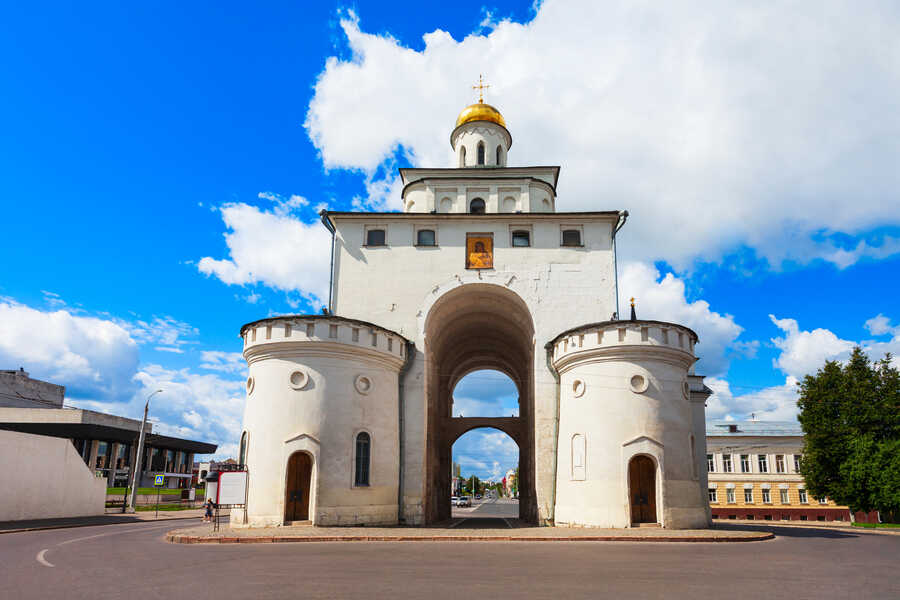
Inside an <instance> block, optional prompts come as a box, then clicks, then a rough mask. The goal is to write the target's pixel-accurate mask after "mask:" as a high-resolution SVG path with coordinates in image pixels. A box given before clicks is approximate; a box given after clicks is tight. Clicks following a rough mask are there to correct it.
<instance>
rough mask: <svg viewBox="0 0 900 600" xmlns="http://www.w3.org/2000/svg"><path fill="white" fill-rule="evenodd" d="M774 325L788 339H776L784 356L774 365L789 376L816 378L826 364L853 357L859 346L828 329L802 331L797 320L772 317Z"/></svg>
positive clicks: (779, 357)
mask: <svg viewBox="0 0 900 600" xmlns="http://www.w3.org/2000/svg"><path fill="white" fill-rule="evenodd" d="M769 318H770V319H771V320H772V323H774V324H775V326H776V327H778V328H779V329H781V330H782V331H783V332H784V333H785V336H784V337H777V338H772V343H773V344H775V347H777V348H778V349H780V350H781V354H780V355H779V356H778V358H776V359H775V360H774V365H775V366H776V367H777V368H779V369H781V370H782V371H783V372H784V373H785V374H787V375H791V376H793V377H796V378H797V379H802V378H803V377H804V376H806V375H814V374H815V373H816V371H818V370H819V369H820V368H822V367H823V366H824V365H825V361H826V360H843V359H846V358H847V357H848V356H850V351H851V350H853V346H855V345H856V343H855V342H851V341H848V340H842V339H840V338H839V337H838V336H836V335H835V334H834V333H832V332H831V331H829V330H828V329H821V328H819V329H814V330H812V331H801V330H800V325H799V324H798V323H797V321H796V320H794V319H777V318H775V316H774V315H769Z"/></svg>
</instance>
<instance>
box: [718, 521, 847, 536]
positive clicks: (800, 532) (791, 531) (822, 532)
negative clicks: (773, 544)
mask: <svg viewBox="0 0 900 600" xmlns="http://www.w3.org/2000/svg"><path fill="white" fill-rule="evenodd" d="M712 529H716V530H719V531H771V532H772V533H774V534H775V535H776V536H778V537H791V538H822V539H833V540H836V539H849V538H856V537H859V534H858V533H856V532H851V531H845V530H837V529H828V528H825V527H814V526H813V527H808V526H797V527H785V526H778V525H769V524H765V525H764V524H762V523H760V524H759V525H738V524H734V525H726V524H724V523H714V524H713V526H712Z"/></svg>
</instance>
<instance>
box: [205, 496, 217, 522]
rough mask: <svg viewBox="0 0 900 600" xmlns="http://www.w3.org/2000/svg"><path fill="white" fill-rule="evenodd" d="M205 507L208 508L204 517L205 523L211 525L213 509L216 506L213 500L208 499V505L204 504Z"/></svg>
mask: <svg viewBox="0 0 900 600" xmlns="http://www.w3.org/2000/svg"><path fill="white" fill-rule="evenodd" d="M204 506H205V507H206V512H205V513H204V515H203V522H204V523H211V522H212V516H213V507H214V506H215V503H214V502H213V501H212V498H207V500H206V504H204Z"/></svg>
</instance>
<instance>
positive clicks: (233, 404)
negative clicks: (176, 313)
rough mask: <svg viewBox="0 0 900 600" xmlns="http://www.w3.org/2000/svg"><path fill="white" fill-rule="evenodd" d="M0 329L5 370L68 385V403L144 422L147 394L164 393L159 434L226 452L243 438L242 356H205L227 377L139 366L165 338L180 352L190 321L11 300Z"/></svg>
mask: <svg viewBox="0 0 900 600" xmlns="http://www.w3.org/2000/svg"><path fill="white" fill-rule="evenodd" d="M57 298H58V297H57ZM60 302H62V299H60ZM0 330H2V331H3V335H2V336H0V365H6V367H4V368H16V367H19V366H21V367H24V368H25V370H26V371H28V372H29V374H30V375H31V376H32V377H35V378H37V379H43V380H45V381H50V382H53V383H57V384H60V385H65V386H66V404H67V405H69V406H77V407H80V408H86V409H90V410H96V411H100V412H104V413H109V414H115V415H119V416H123V417H130V418H140V417H141V415H142V413H143V407H144V402H145V400H146V398H147V396H148V395H150V394H151V393H152V392H153V391H154V390H157V389H160V388H162V389H163V393H162V394H156V395H155V396H153V400H152V401H151V404H150V415H151V418H152V420H153V421H154V423H155V425H154V428H153V430H154V432H156V433H161V434H164V435H174V436H177V437H185V438H190V439H200V440H202V441H211V442H214V443H220V444H224V445H225V446H223V447H224V448H226V450H225V451H227V448H228V447H229V446H228V445H229V444H234V443H235V442H236V440H238V439H239V438H240V431H241V418H242V414H243V406H244V387H243V369H244V368H245V365H244V362H243V359H242V358H241V355H240V353H237V352H221V351H203V352H201V356H202V361H203V362H202V364H201V366H202V367H203V368H206V369H210V370H215V371H220V372H222V373H224V374H226V375H219V374H214V373H194V372H192V371H191V370H190V369H179V370H173V369H167V368H164V367H161V366H159V365H152V364H151V365H143V366H142V365H141V364H140V346H141V344H149V343H152V342H156V341H162V342H164V343H168V344H170V345H171V346H165V347H158V348H157V349H158V350H164V351H178V350H179V348H178V346H179V345H180V344H183V343H184V342H183V340H181V339H180V336H182V335H184V334H186V333H191V334H192V333H195V331H196V330H194V329H193V328H192V327H190V326H189V325H187V324H185V323H181V322H179V321H176V320H175V319H172V318H171V317H165V318H154V319H152V320H150V321H141V320H137V321H134V322H128V321H124V320H121V319H117V318H107V319H104V318H99V317H95V316H87V315H85V314H72V313H71V312H70V311H69V310H67V309H66V310H56V311H41V310H37V309H35V308H31V307H29V306H26V305H23V304H20V303H17V302H16V301H14V300H12V299H8V298H7V299H0ZM225 451H223V450H221V449H220V451H219V454H218V455H219V456H223V457H225V456H227V454H224V453H223V452H225Z"/></svg>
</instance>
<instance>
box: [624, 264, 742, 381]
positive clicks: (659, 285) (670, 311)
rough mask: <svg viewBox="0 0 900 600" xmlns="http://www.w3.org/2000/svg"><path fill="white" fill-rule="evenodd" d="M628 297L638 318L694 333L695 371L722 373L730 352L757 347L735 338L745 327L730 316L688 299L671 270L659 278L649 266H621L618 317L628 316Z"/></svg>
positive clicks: (680, 281)
mask: <svg viewBox="0 0 900 600" xmlns="http://www.w3.org/2000/svg"><path fill="white" fill-rule="evenodd" d="M631 297H634V298H635V305H636V311H637V316H638V318H640V319H652V320H658V321H669V322H672V323H678V324H680V325H685V326H686V327H690V328H691V329H693V330H694V331H695V332H697V335H698V336H699V338H700V343H699V344H698V345H697V346H696V349H695V351H696V354H697V356H699V357H700V361H699V362H698V363H697V373H700V374H705V375H721V374H723V373H725V372H726V371H727V370H728V364H729V354H730V353H731V352H734V353H737V354H740V355H743V356H747V355H748V353H752V352H753V351H754V350H755V348H756V346H757V344H755V343H754V342H743V341H738V339H737V338H738V336H740V334H741V332H742V331H743V330H744V329H743V327H741V326H740V325H738V324H737V323H735V322H734V317H732V316H731V315H727V314H726V315H722V314H719V313H718V312H715V311H713V310H710V307H709V303H708V302H706V301H705V300H695V301H694V302H688V301H687V299H686V297H685V286H684V282H683V281H682V280H681V279H679V278H678V277H676V276H674V275H673V274H671V273H667V274H666V275H665V277H663V278H662V279H660V278H659V271H658V270H657V269H655V268H654V267H652V266H650V265H647V264H644V263H629V264H626V265H624V267H622V268H621V276H620V277H619V304H620V307H621V310H622V315H620V317H621V318H628V313H629V311H630V306H629V298H631Z"/></svg>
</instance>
